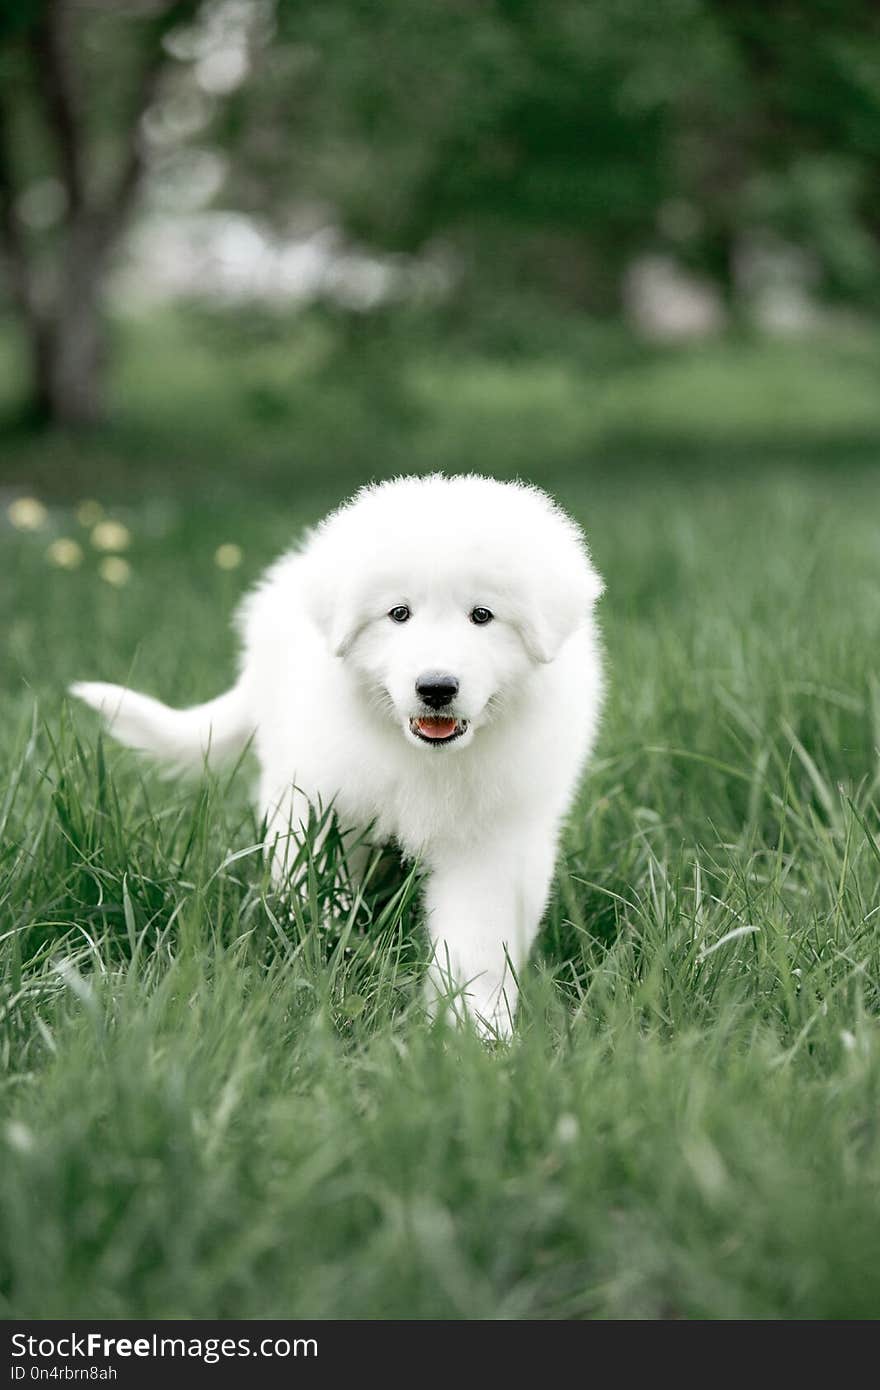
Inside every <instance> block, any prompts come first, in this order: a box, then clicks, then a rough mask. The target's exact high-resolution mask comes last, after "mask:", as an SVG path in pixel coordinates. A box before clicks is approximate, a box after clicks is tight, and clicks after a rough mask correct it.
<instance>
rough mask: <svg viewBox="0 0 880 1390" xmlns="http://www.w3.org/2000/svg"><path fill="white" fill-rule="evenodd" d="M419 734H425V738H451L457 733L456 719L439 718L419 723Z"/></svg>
mask: <svg viewBox="0 0 880 1390" xmlns="http://www.w3.org/2000/svg"><path fill="white" fill-rule="evenodd" d="M418 726H419V733H420V734H424V736H425V738H449V736H450V734H454V733H455V720H454V719H441V718H440V717H439V715H438V716H436V717H434V718H429V719H420V720H419V721H418Z"/></svg>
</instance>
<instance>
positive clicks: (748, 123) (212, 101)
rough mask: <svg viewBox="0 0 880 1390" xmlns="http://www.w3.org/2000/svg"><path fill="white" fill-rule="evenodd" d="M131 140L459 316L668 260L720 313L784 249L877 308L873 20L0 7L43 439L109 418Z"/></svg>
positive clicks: (688, 9) (9, 227) (425, 5)
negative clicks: (178, 109) (434, 259)
mask: <svg viewBox="0 0 880 1390" xmlns="http://www.w3.org/2000/svg"><path fill="white" fill-rule="evenodd" d="M169 60H170V61H171V63H172V67H173V72H172V73H171V74H168V73H167V64H168V62H169ZM169 77H173V81H169V80H168V79H169ZM187 84H188V87H187ZM184 88H187V90H188V93H189V96H188V97H184V98H182V97H181V93H182V92H183V90H184ZM169 93H170V95H169ZM181 100H182V104H183V106H186V102H187V101H190V104H191V105H192V102H193V100H194V101H195V105H196V106H197V107H198V108H199V110H200V111H201V113H202V117H204V119H202V117H200V118H199V120H198V121H197V122H196V125H195V127H194V128H188V127H187V122H186V121H185V120H184V121H182V122H180V121H178V122H177V123H176V125H175V121H174V120H173V119H168V120H166V119H165V116H164V115H163V112H167V111H169V110H170V109H171V107H172V106H173V105H174V103H175V102H177V103H178V105H180V103H181ZM205 113H207V114H205ZM145 117H146V121H145V119H144V118H145ZM145 125H146V126H148V127H149V128H150V129H151V130H152V131H153V132H154V136H155V132H156V131H157V130H159V131H163V132H164V134H162V136H161V141H160V142H159V143H162V141H164V142H165V144H164V145H163V150H164V154H163V155H162V158H167V156H168V155H169V152H171V150H172V147H173V142H174V140H175V139H178V138H179V143H180V147H181V148H180V152H181V153H185V146H186V143H187V141H188V140H195V141H197V142H198V144H199V145H200V146H202V147H204V146H205V145H210V146H212V147H213V152H214V153H215V154H220V155H222V160H218V159H215V160H214V163H215V166H216V167H218V168H219V167H221V166H222V168H223V169H224V170H225V171H226V172H225V176H224V179H223V183H222V187H221V188H220V190H219V192H218V194H217V197H218V198H219V199H220V200H222V203H223V204H224V205H225V206H227V207H232V208H235V209H237V210H240V211H242V212H245V213H252V214H258V215H259V216H260V217H261V218H265V219H269V220H272V221H274V223H275V224H276V225H277V227H278V229H279V231H280V232H282V233H287V232H289V230H290V228H291V226H292V225H293V224H294V223H295V222H296V221H297V220H298V219H300V218H301V214H302V210H303V207H304V206H305V205H308V204H311V205H313V206H317V207H318V208H319V209H322V212H321V213H320V215H321V216H323V218H324V219H325V220H326V221H328V222H329V221H332V222H335V223H337V224H339V225H341V227H342V228H343V230H344V231H345V232H346V233H347V234H348V235H349V236H350V237H352V238H354V239H356V240H359V241H361V242H363V243H365V244H366V245H368V246H373V247H377V248H382V249H385V250H392V251H401V252H419V251H422V250H423V249H425V248H426V247H429V246H431V245H432V244H436V243H440V244H442V245H443V246H444V247H446V248H448V249H449V251H450V253H451V256H452V257H453V258H454V260H455V261H456V263H457V264H458V266H459V268H460V270H461V284H462V286H463V287H464V289H465V290H466V294H463V295H462V299H463V300H468V299H471V301H472V294H473V287H474V286H475V285H477V284H481V285H489V286H492V287H497V286H503V285H507V286H513V287H514V288H515V289H519V287H520V286H528V287H529V288H535V289H538V290H542V291H550V292H551V293H553V294H555V295H556V296H557V297H558V298H560V299H562V300H563V301H564V302H565V303H566V304H568V305H571V306H577V307H580V308H585V309H587V310H589V311H590V312H614V311H616V310H617V309H618V308H619V307H620V301H621V286H622V284H623V280H624V273H625V271H626V269H627V267H628V266H629V265H630V264H631V263H632V261H633V259H634V257H636V256H638V255H640V254H641V253H643V252H647V251H651V252H656V251H661V252H666V253H670V254H672V255H674V257H675V258H676V259H677V260H678V261H680V262H682V263H684V264H685V265H688V266H691V267H692V268H694V269H696V270H699V271H701V272H703V273H704V274H709V275H711V276H712V278H713V279H714V281H715V282H716V284H718V285H719V286H720V287H721V288H722V290H723V292H724V294H725V296H726V298H727V299H728V302H729V303H730V304H731V306H735V304H736V302H737V299H738V297H740V296H741V294H742V291H743V288H744V285H746V281H747V280H748V275H749V273H750V272H749V271H748V264H749V262H750V261H751V262H752V263H753V262H754V261H755V259H756V257H755V255H754V254H753V251H754V248H755V247H758V248H761V247H765V248H766V247H768V246H769V247H770V251H771V253H773V248H774V246H775V247H776V248H777V250H779V252H780V255H781V256H782V257H783V258H784V256H786V255H789V259H790V260H791V258H792V257H791V254H790V253H796V255H800V256H801V257H802V263H803V264H804V265H806V266H808V268H809V274H814V275H815V277H816V279H817V281H818V280H820V279H821V285H822V288H823V289H824V290H825V291H826V292H827V291H830V292H832V293H835V294H838V295H840V296H842V297H847V298H848V299H850V300H851V301H853V300H854V301H857V302H859V303H861V304H874V305H876V304H878V303H880V6H878V4H877V3H876V0H776V3H773V4H766V3H763V0H382V3H376V0H0V236H2V245H3V249H4V250H5V258H6V261H7V262H8V265H9V267H10V269H11V271H12V277H11V284H12V288H13V294H14V299H15V303H16V306H17V308H18V311H19V313H20V315H21V317H22V320H23V322H24V324H25V325H26V328H27V332H28V335H29V338H30V342H31V344H32V356H33V363H34V373H33V375H34V391H33V396H34V411H35V414H37V415H39V416H42V417H43V418H51V419H56V420H63V421H70V422H75V421H81V420H89V419H94V418H96V417H97V416H98V415H99V413H100V410H101V394H102V390H101V388H102V360H103V355H104V332H103V327H102V325H103V318H102V312H101V308H102V304H101V301H102V291H103V287H104V284H105V278H106V272H107V268H108V265H109V264H110V262H111V258H112V256H113V253H114V250H115V249H116V248H117V247H118V245H119V241H120V237H121V235H122V233H123V232H124V230H125V227H126V225H127V224H128V222H129V220H130V216H131V212H132V208H133V205H134V203H135V199H136V197H137V194H138V192H139V190H140V188H141V185H142V184H143V182H144V177H145V173H149V172H150V171H149V168H148V160H147V158H146V149H145V145H144V128H145ZM177 127H179V136H178V135H174V136H173V137H171V139H170V143H169V137H168V131H169V130H172V131H173V129H175V128H177ZM158 163H161V159H159V160H157V165H158ZM180 167H181V168H183V169H184V173H183V175H182V178H183V179H184V180H185V179H186V178H187V174H186V172H185V170H186V160H185V159H184V160H183V161H182V163H181V165H180ZM178 189H179V185H178ZM173 196H174V195H173V193H172V202H173ZM178 196H179V195H178ZM746 287H747V286H746Z"/></svg>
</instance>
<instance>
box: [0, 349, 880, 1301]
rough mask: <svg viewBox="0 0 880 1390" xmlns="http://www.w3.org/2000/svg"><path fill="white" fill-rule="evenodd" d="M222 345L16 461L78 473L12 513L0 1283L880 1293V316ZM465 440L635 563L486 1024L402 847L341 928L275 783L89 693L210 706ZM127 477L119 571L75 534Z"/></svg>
mask: <svg viewBox="0 0 880 1390" xmlns="http://www.w3.org/2000/svg"><path fill="white" fill-rule="evenodd" d="M215 331H216V330H215V327H214V326H212V325H202V326H201V327H200V328H199V329H198V331H196V329H195V328H194V327H193V325H192V323H191V322H190V323H178V324H169V323H165V324H161V325H158V326H157V325H145V326H143V327H142V329H141V332H140V333H139V334H138V335H135V336H134V337H133V339H132V340H131V342H130V344H129V346H128V347H127V348H126V350H125V352H124V353H123V356H122V359H121V369H120V372H119V376H118V380H117V387H116V390H117V399H118V401H119V403H120V411H119V415H118V417H117V420H116V421H115V423H114V424H113V425H112V426H111V427H109V428H108V430H107V431H106V432H105V433H103V434H102V435H99V436H97V437H94V438H92V439H89V440H85V441H82V440H80V441H68V440H59V439H52V438H42V439H40V438H33V437H27V436H23V435H19V436H9V438H8V440H7V443H6V447H5V448H4V450H3V457H2V463H0V469H2V474H0V476H2V477H3V478H4V479H5V480H6V481H7V482H8V483H9V485H10V486H21V485H23V484H28V485H29V490H34V489H38V490H39V491H40V494H41V495H42V496H43V497H44V499H45V500H47V501H48V502H49V503H50V516H49V521H48V525H47V528H46V529H45V530H43V531H40V532H37V533H35V534H20V533H16V532H13V531H12V530H11V528H8V527H6V528H5V529H2V530H0V564H2V584H0V628H2V631H3V634H4V638H5V643H4V651H5V660H4V662H3V669H2V672H0V707H2V719H0V750H2V752H0V756H2V760H3V768H4V778H3V783H4V786H3V789H2V791H0V833H2V841H0V934H2V942H0V952H2V954H0V982H2V992H0V1049H2V1059H3V1066H4V1084H3V1092H2V1095H3V1109H4V1116H3V1119H2V1122H0V1149H2V1150H3V1182H2V1184H0V1307H2V1310H3V1312H4V1313H5V1314H6V1315H9V1316H18V1317H41V1316H44V1317H52V1316H55V1317H70V1318H76V1317H86V1316H88V1317H101V1316H103V1317H136V1316H144V1317H161V1316H170V1317H179V1316H192V1317H272V1316H282V1317H283V1316H302V1317H307V1316H317V1317H334V1316H336V1317H352V1318H375V1317H429V1318H446V1317H477V1318H496V1317H501V1318H524V1317H593V1316H599V1317H601V1316H610V1317H639V1316H643V1317H689V1318H699V1317H797V1318H810V1317H872V1316H877V1315H878V1313H880V1260H878V1258H877V1252H878V1250H880V1200H878V1199H880V1028H878V1003H880V999H878V986H880V946H878V942H880V932H878V923H880V844H878V787H880V752H878V747H880V682H878V665H880V663H878V656H877V632H878V620H877V615H878V598H877V594H878V583H877V575H878V568H880V563H878V562H880V494H878V489H877V480H876V463H877V461H878V458H880V406H878V400H877V393H876V389H875V386H876V376H874V375H872V371H875V370H876V365H877V359H878V356H880V347H878V343H877V341H876V340H875V339H872V338H871V337H870V336H866V337H865V338H863V339H862V340H861V341H852V342H850V341H848V340H841V341H839V342H825V343H820V344H815V345H813V346H810V345H803V344H801V345H777V346H772V345H770V346H768V345H755V344H751V345H750V344H748V343H735V342H734V343H728V344H719V345H717V346H713V347H711V348H707V349H706V350H705V351H702V350H701V351H696V350H690V349H688V350H686V351H684V352H676V353H659V352H646V351H638V350H636V349H634V348H632V347H631V346H629V345H627V344H626V343H625V342H623V341H614V340H613V339H611V338H608V339H607V340H603V339H602V338H601V337H600V336H597V335H595V334H592V335H591V334H590V333H588V332H587V330H583V332H580V331H578V332H575V331H574V330H571V331H570V333H569V336H568V337H566V336H565V334H563V333H561V334H560V341H559V342H558V343H554V342H551V343H549V344H547V345H545V346H541V344H540V334H539V333H538V329H537V328H536V329H535V335H534V336H535V345H534V346H533V348H532V350H527V349H528V343H526V345H525V346H523V342H522V341H521V340H520V339H519V338H516V335H513V337H512V338H511V337H510V335H508V339H505V340H504V341H502V342H498V341H492V340H490V339H491V335H489V334H488V330H486V335H487V336H485V338H484V340H479V341H473V340H471V341H466V342H462V341H458V342H454V343H450V342H449V340H446V341H444V340H441V339H436V338H434V339H430V338H427V339H425V340H424V341H422V340H418V341H414V340H411V339H407V338H406V337H404V338H403V339H402V340H401V342H400V343H396V340H395V339H394V337H393V335H392V334H391V333H390V330H389V336H388V338H387V339H386V340H384V341H380V343H379V345H378V346H376V345H375V344H373V345H372V347H371V345H370V344H369V343H368V344H367V345H366V347H365V348H364V351H363V354H362V355H358V353H357V352H354V354H352V351H351V350H349V351H347V352H344V353H340V351H339V348H338V342H337V341H336V339H335V338H334V333H335V332H336V329H335V328H334V326H333V325H329V326H328V325H327V324H320V323H316V324H312V325H310V326H308V327H307V328H306V329H303V330H302V332H301V334H299V335H295V337H296V341H295V342H294V343H292V344H291V347H290V352H287V351H286V350H285V346H284V342H283V341H275V340H274V339H273V338H272V335H271V334H270V333H268V331H267V332H266V333H264V334H256V335H255V340H254V341H251V340H249V339H244V340H242V341H241V342H234V343H233V344H232V345H230V344H229V343H228V342H226V341H225V339H224V340H223V341H222V342H219V343H218V342H215V341H214V340H213V338H212V335H213V334H214V333H215ZM497 331H498V333H500V331H501V330H500V328H499V329H498V330H497ZM163 345H164V350H163ZM186 345H189V347H190V348H191V351H190V350H185V346H186ZM294 348H296V349H297V350H298V352H299V356H297V352H296V351H294ZM7 350H8V348H7V347H4V351H7ZM444 463H445V464H446V465H447V466H449V467H460V466H477V467H482V468H484V469H486V470H487V471H491V472H495V473H499V474H508V473H511V472H516V471H521V472H524V473H526V474H527V475H528V476H530V477H533V478H534V479H535V480H536V481H539V482H541V483H544V484H545V485H547V486H549V487H550V488H552V489H553V490H554V491H555V492H557V494H558V495H559V496H560V497H561V498H562V500H564V501H565V502H566V503H567V504H568V505H569V506H570V507H572V509H573V510H574V511H575V512H576V513H577V515H578V516H579V517H580V518H581V519H582V520H583V522H584V524H585V526H586V527H587V530H588V533H589V535H590V537H591V539H592V542H593V547H594V551H595V554H596V558H597V560H598V563H599V565H600V568H601V569H602V571H603V573H604V574H605V575H606V578H607V580H608V594H607V596H606V598H605V599H603V623H604V629H605V637H606V644H607V649H608V657H609V663H610V671H611V695H610V701H609V706H608V711H607V716H606V718H605V722H604V727H603V733H602V737H601V741H600V745H599V749H598V753H597V756H596V759H595V763H594V767H593V769H592V772H591V773H590V775H589V777H588V779H587V780H586V782H585V784H584V788H583V793H582V795H581V797H580V799H579V802H578V805H577V807H576V809H575V811H574V813H573V815H572V817H571V820H570V824H569V827H568V831H567V834H566V837H565V843H564V848H563V854H562V857H561V861H560V868H559V874H558V878H557V886H556V890H555V894H554V898H553V902H552V905H551V907H550V909H549V911H548V914H547V919H546V923H545V928H544V931H543V934H542V938H541V943H540V949H539V951H538V952H537V955H536V959H535V961H534V962H533V965H532V967H531V968H530V970H529V971H528V974H527V976H526V978H525V980H524V998H523V1007H522V1015H521V1022H520V1027H519V1030H518V1035H517V1037H516V1038H515V1040H514V1041H513V1043H512V1044H511V1045H510V1046H509V1047H501V1048H498V1049H496V1050H490V1049H487V1048H485V1047H484V1046H482V1045H481V1044H480V1043H479V1042H478V1041H477V1039H476V1038H475V1037H473V1036H471V1035H470V1034H469V1033H467V1032H454V1031H450V1030H447V1029H444V1028H442V1027H440V1026H433V1025H431V1024H430V1023H429V1022H428V1021H427V1020H426V1019H425V1017H424V1015H423V1013H422V1010H421V1006H420V994H419V979H420V973H421V970H422V965H423V960H424V945H423V942H422V939H421V936H420V931H419V912H418V894H417V884H416V883H415V882H414V881H413V879H412V876H407V874H406V873H405V872H404V871H403V870H402V868H401V867H400V866H398V865H396V864H395V863H394V862H387V861H383V862H382V863H380V864H378V865H376V867H375V873H374V876H373V878H372V879H371V881H370V883H369V884H368V887H367V890H366V892H365V893H364V895H363V896H362V897H361V898H359V899H358V900H356V902H355V904H354V907H353V908H352V910H351V912H350V913H349V914H348V916H347V917H346V918H344V919H343V920H342V921H341V922H340V921H339V920H337V919H335V918H333V917H332V916H331V915H330V913H329V912H328V910H327V904H328V895H329V892H330V883H331V881H332V877H333V874H332V868H331V866H330V865H329V864H328V863H327V862H326V859H327V857H328V856H329V858H331V859H332V857H333V856H334V854H335V853H336V851H337V842H336V841H335V839H334V837H333V836H332V835H331V836H330V837H329V840H328V842H327V845H326V847H325V849H324V851H323V855H324V857H323V858H321V859H319V860H316V861H315V862H314V863H313V864H312V874H311V898H310V902H309V904H308V906H307V907H305V908H303V909H302V910H299V911H298V912H297V913H296V914H295V915H294V916H291V913H290V911H289V906H288V904H286V903H285V902H284V901H283V900H280V899H279V897H278V895H277V894H276V893H275V892H274V891H273V890H272V889H271V887H270V885H269V884H268V883H267V881H266V877H265V873H264V870H263V866H262V863H261V859H260V855H259V853H258V852H257V851H256V850H255V848H254V847H255V846H256V845H257V843H258V841H259V837H260V836H259V826H258V825H256V824H255V822H254V818H253V815H252V813H251V811H250V809H249V805H248V783H249V780H250V775H251V771H252V769H250V768H249V767H243V768H241V769H239V770H238V772H237V773H235V774H234V775H232V774H230V775H229V776H227V777H224V778H220V779H216V780H214V781H211V782H207V783H204V784H199V783H197V784H195V785H187V784H181V783H176V782H167V781H164V780H162V779H161V778H160V777H159V776H158V775H156V774H155V773H154V772H152V771H151V770H149V769H146V768H144V767H142V766H141V765H140V764H139V763H138V762H137V760H136V759H134V758H133V757H132V756H131V755H129V754H127V753H124V752H121V751H120V750H117V749H115V748H112V747H111V746H108V745H103V744H102V742H101V741H100V740H99V738H98V735H97V730H96V725H95V723H94V722H93V721H92V720H91V719H90V718H89V717H88V716H87V715H85V714H81V713H80V712H78V711H77V712H76V713H75V714H74V713H73V712H71V711H69V710H67V709H66V708H65V706H64V702H63V693H62V692H63V689H64V686H65V684H66V683H67V682H68V681H69V680H71V679H73V678H75V677H92V676H101V677H105V678H107V679H115V680H120V679H127V678H131V679H132V680H133V681H135V682H136V683H137V684H139V685H141V686H143V687H144V688H146V689H149V690H151V691H154V692H155V693H158V694H161V695H162V696H164V697H165V698H167V699H169V700H172V701H186V700H192V699H197V698H204V697H207V696H209V695H210V694H212V693H215V692H216V691H218V690H219V689H221V688H222V687H223V685H224V683H225V682H226V681H227V680H228V678H229V676H230V674H231V671H232V668H233V660H234V646H233V642H232V639H231V636H230V633H229V627H228V616H229V613H230V610H231V608H232V606H233V604H234V602H235V600H236V598H237V596H238V594H239V593H240V591H241V589H242V588H243V586H244V585H245V584H246V583H247V582H248V581H249V580H250V579H251V578H252V577H254V576H255V575H256V574H257V573H259V570H260V569H261V567H262V566H263V565H264V564H265V563H266V562H267V561H268V560H269V559H270V558H271V557H272V555H273V554H274V553H275V552H276V551H277V549H278V548H279V547H280V546H282V545H284V544H285V543H286V542H287V540H288V539H289V538H290V536H291V535H292V534H293V533H294V532H295V531H296V529H297V528H298V527H299V526H300V525H301V524H303V523H304V522H307V521H310V520H313V519H314V518H315V517H316V516H317V515H319V514H320V512H321V511H322V510H323V509H324V507H325V506H326V505H328V504H329V503H330V502H332V501H334V500H336V499H338V497H339V496H341V495H343V494H344V493H345V491H346V490H347V489H348V488H349V487H350V486H351V485H353V484H354V483H355V482H357V481H360V480H362V479H363V478H364V477H365V476H369V475H372V474H378V473H384V472H389V471H393V470H394V469H397V468H401V467H407V466H412V467H416V468H425V467H431V466H437V465H440V464H444ZM96 492H97V493H98V494H99V495H100V497H101V499H102V500H103V501H104V502H105V504H106V505H108V507H110V508H111V510H112V511H113V513H114V514H115V515H118V516H120V517H121V518H122V519H123V520H125V521H126V522H127V523H128V524H129V526H130V527H131V530H132V533H133V543H132V547H131V550H130V552H129V559H130V563H131V566H132V577H131V581H130V582H129V584H128V585H127V586H125V587H123V588H119V589H116V588H113V587H111V586H110V585H108V584H106V583H104V582H103V581H102V580H101V579H100V578H99V576H98V574H97V559H96V558H91V557H89V556H87V558H86V561H85V563H84V564H83V566H82V567H81V568H80V569H79V570H76V571H74V572H72V573H65V572H62V571H60V570H57V569H53V568H52V567H51V566H50V565H49V564H48V563H47V561H46V558H45V550H46V546H47V544H48V542H49V540H50V539H51V538H52V537H53V536H58V535H79V536H80V538H81V539H85V537H84V535H83V533H82V532H81V531H80V529H79V528H78V524H77V522H76V520H75V517H74V515H73V512H72V510H71V508H72V504H73V503H74V502H75V501H76V499H77V498H78V497H80V496H83V495H92V494H94V493H96ZM227 540H233V541H237V542H239V543H241V544H242V545H243V547H244V549H245V564H244V567H243V569H242V570H239V571H236V572H234V573H231V574H229V573H222V572H221V571H219V570H218V569H217V568H216V567H215V566H214V564H213V558H212V557H213V553H214V549H215V548H216V546H217V545H218V544H219V543H221V542H223V541H227Z"/></svg>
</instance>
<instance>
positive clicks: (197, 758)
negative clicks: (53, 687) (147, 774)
mask: <svg viewBox="0 0 880 1390" xmlns="http://www.w3.org/2000/svg"><path fill="white" fill-rule="evenodd" d="M70 693H71V695H75V696H76V698H77V699H78V700H84V701H85V703H86V704H87V705H91V706H92V709H96V710H98V712H99V713H100V714H102V715H103V716H104V719H105V720H106V723H107V728H108V729H109V731H110V733H111V734H112V735H113V737H114V738H117V739H118V740H119V742H120V743H125V744H127V745H128V747H129V748H136V749H138V750H139V751H140V752H142V753H149V754H151V756H152V757H154V758H158V759H159V760H160V761H161V762H163V763H165V764H166V765H167V766H168V767H170V768H172V769H173V770H175V771H179V772H183V771H198V770H199V769H200V768H203V767H204V766H205V765H206V764H207V765H208V766H209V767H212V768H213V767H218V766H220V765H221V764H223V763H226V762H229V761H231V760H232V759H233V758H235V757H237V756H238V755H239V754H240V753H241V752H242V751H243V750H244V748H245V746H246V744H247V742H248V739H249V738H250V737H251V735H252V734H253V731H254V726H253V722H252V720H249V719H248V709H247V704H248V702H247V699H246V694H245V690H244V685H243V682H242V681H239V682H238V684H237V685H234V686H233V687H232V689H231V690H227V691H226V693H225V695H219V696H218V697H217V699H216V700H209V701H208V703H207V704H205V705H195V706H193V708H192V709H170V708H169V707H168V705H163V704H162V703H161V702H160V701H159V700H154V699H152V698H151V696H149V695H138V694H137V693H136V692H135V691H133V690H126V689H125V688H124V687H123V686H121V685H108V684H106V683H105V682H104V681H77V683H76V684H75V685H72V686H71V687H70Z"/></svg>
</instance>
